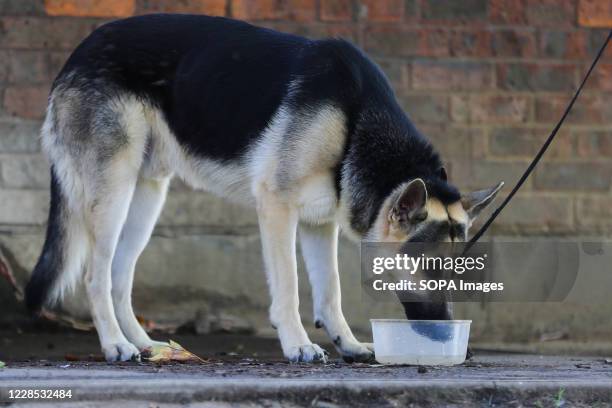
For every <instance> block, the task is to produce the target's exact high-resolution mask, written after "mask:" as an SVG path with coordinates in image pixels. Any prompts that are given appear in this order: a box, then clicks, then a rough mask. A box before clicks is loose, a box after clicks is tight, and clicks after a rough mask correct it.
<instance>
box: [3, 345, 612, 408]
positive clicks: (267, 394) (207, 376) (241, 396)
mask: <svg viewBox="0 0 612 408" xmlns="http://www.w3.org/2000/svg"><path fill="white" fill-rule="evenodd" d="M39 367H40V366H38V367H32V366H28V364H27V363H26V364H23V363H22V364H17V365H16V366H15V368H8V369H5V370H2V371H0V396H1V398H0V401H1V402H8V400H7V390H8V389H22V388H28V389H32V388H34V389H55V388H60V389H71V390H72V395H73V397H72V400H71V401H72V402H74V403H77V402H85V401H87V402H96V401H98V402H101V401H126V402H127V401H130V402H156V403H171V404H172V403H176V404H185V403H189V402H206V401H215V402H220V401H223V402H231V403H249V404H252V403H256V402H257V403H263V402H265V401H276V402H282V403H284V404H295V405H298V406H301V405H313V406H317V405H318V406H329V403H332V404H348V405H351V406H362V405H377V406H380V405H400V406H403V405H407V404H416V405H418V406H423V405H428V404H444V405H446V404H470V405H472V404H485V405H486V404H489V405H491V406H492V405H504V404H508V403H510V402H512V401H513V402H514V403H515V404H518V405H529V404H535V405H536V406H537V404H541V405H542V406H554V404H556V403H564V404H569V405H571V406H597V404H601V405H602V406H603V405H604V404H608V403H609V402H610V401H612V368H611V366H610V365H609V364H606V363H605V362H604V361H603V360H601V359H587V358H582V359H576V358H572V359H569V358H561V357H540V356H524V355H523V356H481V357H479V358H477V359H476V360H475V361H470V362H469V363H467V364H465V365H462V366H457V367H439V368H428V369H426V370H425V372H423V371H424V370H422V369H421V370H419V369H417V368H416V367H408V366H400V367H383V366H377V365H366V364H362V365H357V364H356V365H348V364H344V363H332V364H327V365H306V364H287V363H282V362H262V361H257V360H253V359H243V360H240V361H215V362H211V363H210V364H207V365H203V366H192V365H172V366H163V367H157V366H151V365H142V364H127V365H126V364H123V365H114V366H111V365H107V364H103V363H88V364H86V363H77V365H70V366H69V367H67V368H61V365H60V364H59V363H58V364H57V365H55V364H54V365H53V366H51V367H44V368H39ZM321 403H325V404H327V405H320V404H321Z"/></svg>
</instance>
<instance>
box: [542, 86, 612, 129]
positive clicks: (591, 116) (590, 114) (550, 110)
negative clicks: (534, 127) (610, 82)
mask: <svg viewBox="0 0 612 408" xmlns="http://www.w3.org/2000/svg"><path fill="white" fill-rule="evenodd" d="M609 99H610V98H608V100H607V101H606V100H604V98H603V97H602V96H601V95H588V94H583V95H580V97H579V98H578V100H577V101H576V103H575V104H574V107H573V109H572V111H571V112H570V114H569V116H568V118H567V123H576V124H585V125H592V124H602V123H606V122H610V121H612V117H610V116H608V115H607V110H609V109H610V108H609V107H606V106H605V105H606V102H607V103H608V104H610V103H611V102H612V101H610V100H609ZM569 101H570V96H569V95H567V96H538V97H537V98H536V109H535V112H536V120H537V121H538V122H541V123H556V122H557V121H558V120H559V119H560V118H561V115H563V112H564V111H565V108H566V106H567V104H568V103H569ZM606 109H607V110H606Z"/></svg>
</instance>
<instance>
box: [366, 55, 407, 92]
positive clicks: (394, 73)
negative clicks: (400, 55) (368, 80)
mask: <svg viewBox="0 0 612 408" xmlns="http://www.w3.org/2000/svg"><path fill="white" fill-rule="evenodd" d="M374 61H375V62H376V63H377V64H378V66H379V67H380V68H381V69H382V70H383V72H384V73H385V75H386V76H387V78H388V79H389V81H391V85H392V86H393V88H394V89H396V90H405V89H408V88H409V87H410V66H409V65H408V64H407V63H406V62H404V61H402V60H398V59H395V58H392V59H385V58H382V59H381V58H375V60H374Z"/></svg>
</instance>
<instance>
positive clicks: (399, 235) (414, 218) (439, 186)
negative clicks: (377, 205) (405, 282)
mask: <svg viewBox="0 0 612 408" xmlns="http://www.w3.org/2000/svg"><path fill="white" fill-rule="evenodd" d="M502 186H503V183H499V184H498V185H496V186H494V187H491V188H487V189H484V190H479V191H475V192H472V193H468V194H463V195H462V194H459V192H458V190H457V189H456V188H454V187H453V186H452V185H450V184H448V183H447V181H446V177H445V176H444V177H439V178H436V179H434V180H424V179H420V178H417V179H414V180H411V181H409V182H406V183H403V184H401V185H400V186H399V187H398V188H396V189H395V190H394V191H393V192H392V193H391V194H390V195H389V196H388V197H387V198H386V199H385V201H384V204H383V205H382V208H381V210H380V212H379V214H378V217H377V219H376V221H375V223H374V225H373V227H372V230H371V231H370V233H369V237H370V238H372V239H373V240H375V241H379V242H398V243H406V242H408V243H410V242H415V243H429V242H432V243H433V242H465V241H467V237H468V230H469V228H470V227H471V225H472V223H473V221H474V219H476V217H477V216H478V214H479V213H480V212H481V211H482V210H483V209H484V208H486V207H487V206H488V205H489V204H491V202H492V201H493V199H494V198H495V196H496V195H497V193H498V192H499V190H500V189H501V188H502ZM398 250H399V251H400V252H401V251H402V250H401V246H400V247H399V248H398ZM409 255H410V254H409ZM426 296H428V297H427V298H426V299H423V300H424V301H423V302H420V301H416V302H415V301H411V302H402V304H403V306H404V310H405V312H406V317H407V318H408V319H414V320H448V319H452V313H451V310H450V305H449V304H448V302H447V301H446V299H445V298H443V297H441V296H440V295H439V294H431V295H426Z"/></svg>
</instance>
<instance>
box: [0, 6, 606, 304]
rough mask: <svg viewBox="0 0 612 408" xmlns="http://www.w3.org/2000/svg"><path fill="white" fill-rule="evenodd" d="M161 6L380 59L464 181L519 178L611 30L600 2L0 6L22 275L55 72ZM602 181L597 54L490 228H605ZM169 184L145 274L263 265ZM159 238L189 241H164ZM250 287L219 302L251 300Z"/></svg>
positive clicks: (210, 201)
mask: <svg viewBox="0 0 612 408" xmlns="http://www.w3.org/2000/svg"><path fill="white" fill-rule="evenodd" d="M161 11H165V12H189V13H207V14H213V15H222V16H229V17H234V18H240V19H246V20H249V21H252V22H254V23H255V24H259V25H264V26H268V27H272V28H276V29H279V30H282V31H287V32H293V33H298V34H302V35H306V36H309V37H314V38H319V37H325V36H341V37H345V38H347V39H349V40H351V41H353V42H355V43H357V44H358V45H359V46H361V47H362V48H364V49H365V50H366V51H367V53H368V54H370V55H371V56H372V57H373V58H374V59H375V60H376V61H377V62H378V63H379V64H380V65H381V66H382V68H383V69H384V71H385V72H386V73H387V75H388V76H389V78H390V80H391V81H392V83H393V85H394V88H395V90H396V91H397V96H398V98H399V100H400V101H401V103H402V105H403V106H404V107H405V109H406V111H407V112H408V113H409V115H410V116H411V118H412V119H413V120H414V121H415V122H416V123H417V126H418V127H419V128H420V129H422V131H423V132H424V133H426V134H427V135H428V136H429V137H430V138H431V139H432V140H433V141H434V143H435V145H436V146H437V147H438V149H439V150H441V152H442V153H443V156H444V159H445V161H446V162H447V165H448V168H449V170H450V177H451V179H452V180H453V181H454V182H455V183H457V184H458V185H459V186H460V187H462V188H481V187H485V186H489V185H492V184H494V183H496V182H498V181H499V180H504V181H506V183H507V185H508V186H510V185H512V184H513V183H514V182H515V181H516V179H517V178H518V176H519V175H520V173H521V172H522V171H523V169H524V168H525V167H526V165H527V163H528V161H529V160H530V159H531V157H532V155H533V154H534V153H535V152H536V150H537V148H538V146H539V145H540V144H541V142H542V140H543V139H544V138H545V137H546V135H547V134H548V132H549V131H550V129H551V127H552V126H553V124H554V123H555V122H556V121H557V119H558V118H559V117H560V115H561V112H562V110H563V108H564V107H565V104H566V103H567V102H568V100H569V98H570V94H571V93H572V91H573V89H575V87H576V85H577V83H578V81H579V80H580V78H581V76H582V75H583V73H584V72H585V70H586V68H587V66H588V64H589V63H590V61H591V59H592V57H593V56H594V54H595V52H596V50H597V49H598V47H599V46H600V44H601V43H602V41H603V39H604V38H605V35H606V33H607V29H608V28H609V27H612V1H611V0H461V1H459V0H456V1H455V0H454V1H445V0H46V1H43V0H0V241H1V242H2V243H3V244H4V245H5V247H8V248H10V249H11V250H12V252H14V254H15V257H16V258H17V259H18V260H19V262H21V263H22V266H23V268H24V270H31V267H32V266H33V262H34V260H35V258H36V256H37V252H38V251H39V249H40V245H41V239H42V233H43V225H44V223H45V221H46V212H47V200H48V198H47V197H48V191H47V188H48V170H47V164H46V162H45V160H44V158H43V157H42V155H41V154H40V149H39V144H38V140H37V133H38V129H39V125H40V121H41V118H42V116H43V113H44V108H45V99H46V96H47V93H48V89H49V86H50V83H51V81H52V80H53V78H54V75H55V74H56V73H57V72H58V70H59V69H60V67H61V65H62V63H63V61H64V60H65V59H66V57H67V56H68V54H69V52H70V51H71V50H72V49H73V48H74V47H75V46H76V45H77V44H78V43H79V41H81V40H82V39H83V38H84V37H85V36H86V35H87V34H88V33H89V32H91V31H92V30H93V29H94V28H96V27H97V26H99V25H100V24H102V23H104V22H106V21H109V20H110V19H114V18H118V17H125V16H129V15H134V14H142V13H150V12H161ZM611 177H612V47H609V49H608V51H607V53H606V55H605V58H604V59H603V60H602V61H601V63H600V65H599V67H598V69H597V72H596V73H595V74H594V76H593V77H592V79H591V81H590V83H589V84H588V86H587V87H586V89H585V91H584V93H583V95H582V96H581V98H580V99H579V101H578V103H577V105H576V106H575V109H574V111H573V113H572V115H571V117H570V118H569V120H568V122H567V125H566V126H565V127H564V129H563V131H562V132H561V134H560V136H559V137H558V139H557V140H556V142H555V144H554V145H553V146H552V149H551V151H550V152H549V153H548V154H547V156H546V158H545V160H544V162H543V163H542V165H541V166H540V168H539V170H538V171H537V172H536V174H535V177H532V178H531V179H530V180H529V181H528V182H527V183H526V185H525V186H524V188H523V190H522V192H521V193H520V194H519V195H518V197H517V198H516V199H515V200H514V202H513V203H512V204H511V206H510V207H508V209H507V211H506V212H505V213H504V214H503V216H502V217H501V218H500V219H499V221H498V222H496V224H495V226H494V230H493V231H494V232H495V233H497V234H560V235H595V236H598V235H604V236H612V194H611ZM173 188H174V190H175V191H174V193H173V194H171V196H170V198H169V201H168V205H167V208H166V209H165V211H164V214H163V216H162V219H161V221H160V227H158V229H157V233H156V238H155V239H154V240H153V242H152V247H153V248H155V249H151V250H149V252H147V253H146V254H145V259H144V260H143V263H142V265H144V266H143V268H153V269H154V268H169V269H171V270H188V269H190V268H198V267H199V266H201V265H202V264H205V266H206V265H207V266H208V267H210V268H213V269H214V268H222V267H227V266H232V265H233V267H236V265H235V264H232V262H238V261H237V260H236V259H235V257H231V256H228V257H227V258H223V257H222V256H221V255H219V259H217V258H215V256H216V255H215V254H221V253H222V252H223V251H220V249H226V248H230V247H232V248H236V249H237V250H239V251H243V253H248V254H252V256H251V255H248V256H246V260H242V261H240V262H242V263H241V264H240V265H238V266H237V267H239V268H248V267H250V268H254V266H253V265H259V262H260V260H259V255H258V251H259V249H258V247H259V245H258V243H257V241H256V239H257V227H256V224H255V220H254V217H253V214H252V213H249V212H244V211H243V210H241V209H238V208H235V207H232V206H227V205H225V204H221V203H220V201H218V200H217V199H215V198H212V197H211V196H209V195H208V194H206V193H198V192H190V191H188V190H187V189H186V188H185V187H183V186H181V185H180V184H175V185H174V187H173ZM507 190H508V189H506V192H507ZM168 236H169V237H176V236H178V237H179V238H180V239H184V240H187V241H189V242H190V243H191V244H185V243H182V244H180V245H181V247H180V248H179V247H173V246H172V245H174V244H172V240H167V239H165V237H168ZM192 244H193V245H192ZM176 245H179V244H176ZM190 245H191V246H190ZM203 246H205V247H206V248H207V249H204V250H202V249H201V248H202V247H203ZM185 248H187V249H185ZM189 248H191V249H189ZM202 253H206V254H207V256H209V258H206V259H201V257H202ZM156 254H162V255H156ZM173 256H174V257H175V258H172V257H173ZM223 256H225V255H223ZM160 257H162V258H160ZM211 257H212V258H211ZM168 258H170V259H168ZM210 259H212V261H211V260H210ZM151 276H152V275H151ZM165 278H166V279H167V278H168V277H167V276H166V277H165ZM260 278H261V276H260ZM141 279H142V280H143V281H145V280H147V279H148V283H152V284H160V285H163V284H164V281H163V279H162V278H159V280H158V281H155V280H154V279H153V278H149V277H144V278H141ZM226 280H228V285H230V286H231V285H232V284H234V282H232V279H230V278H227V279H226ZM260 280H261V281H257V282H258V283H257V285H258V286H257V287H258V288H259V289H260V290H261V291H265V284H264V283H263V278H261V279H260ZM203 285H204V284H203ZM252 285H254V283H252V282H250V281H249V282H246V283H244V284H243V286H244V287H242V286H241V287H240V288H238V289H236V288H235V287H234V288H232V289H231V290H229V289H228V292H227V293H225V294H224V295H227V296H230V295H229V293H231V296H235V295H244V296H247V297H248V296H249V295H250V293H251V292H252V288H253V286H252ZM203 287H204V286H203ZM232 291H233V292H232ZM236 291H238V292H236ZM265 302H266V301H265V298H263V299H262V300H261V302H260V303H261V306H262V307H263V305H264V304H265ZM356 302H358V301H356ZM143 304H144V303H143ZM359 310H361V309H359ZM349 314H350V312H349Z"/></svg>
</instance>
